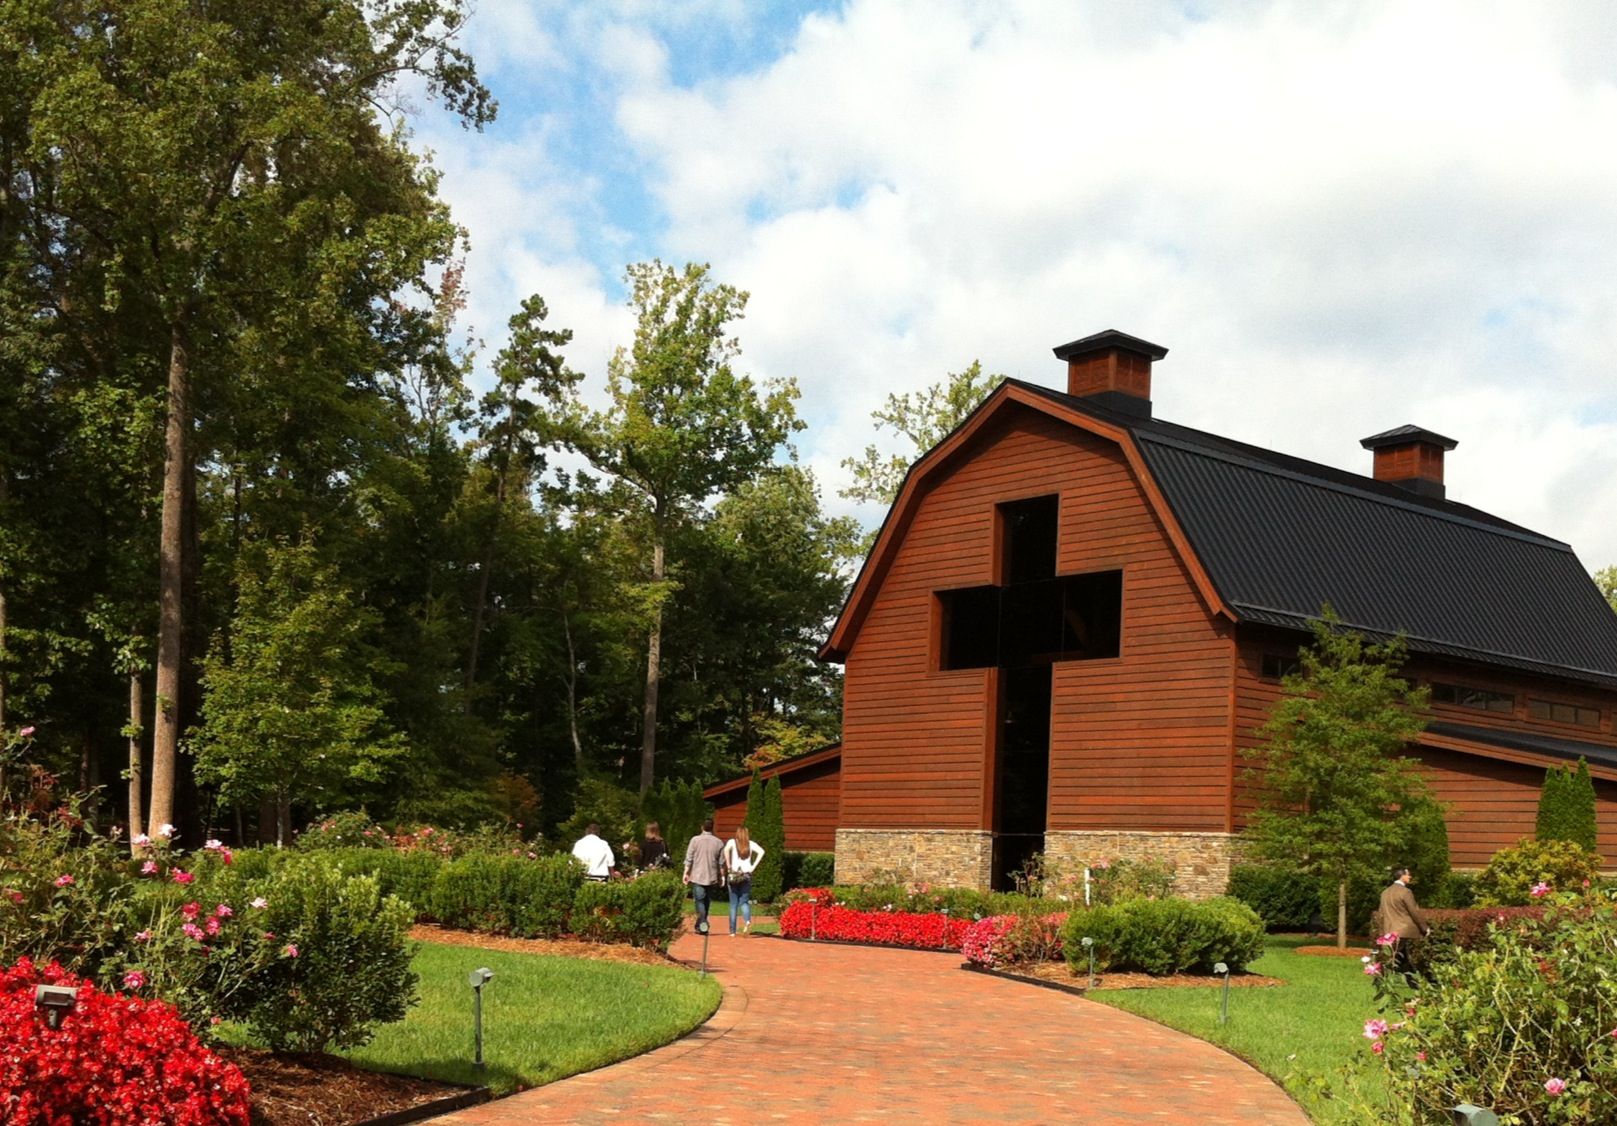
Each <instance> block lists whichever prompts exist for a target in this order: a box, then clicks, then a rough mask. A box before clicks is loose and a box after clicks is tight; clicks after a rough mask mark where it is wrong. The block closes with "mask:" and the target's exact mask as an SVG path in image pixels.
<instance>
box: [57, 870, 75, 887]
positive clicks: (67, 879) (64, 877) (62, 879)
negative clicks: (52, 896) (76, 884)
mask: <svg viewBox="0 0 1617 1126" xmlns="http://www.w3.org/2000/svg"><path fill="white" fill-rule="evenodd" d="M54 882H55V884H56V886H57V887H59V888H65V887H72V886H73V877H72V876H69V875H68V874H67V873H66V872H63V873H62V874H61V875H60V876H57V877H56V879H55V881H54Z"/></svg>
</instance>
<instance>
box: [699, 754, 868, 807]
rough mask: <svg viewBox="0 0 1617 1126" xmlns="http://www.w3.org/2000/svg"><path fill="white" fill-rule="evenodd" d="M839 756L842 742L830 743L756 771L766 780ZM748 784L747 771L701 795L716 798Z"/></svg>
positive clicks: (833, 760)
mask: <svg viewBox="0 0 1617 1126" xmlns="http://www.w3.org/2000/svg"><path fill="white" fill-rule="evenodd" d="M841 757H842V744H841V743H832V744H831V745H830V746H829V747H821V748H820V749H819V750H817V751H810V752H808V753H807V754H803V755H797V756H796V757H795V758H788V759H781V760H780V761H779V762H772V763H770V764H769V765H768V766H766V767H763V768H762V769H760V770H759V771H758V776H759V777H760V778H763V779H765V780H766V781H767V780H768V779H770V778H776V777H780V776H782V775H786V774H792V773H795V772H796V771H799V770H806V769H808V768H809V767H813V766H823V765H825V764H826V763H829V762H835V761H837V760H838V759H840V758H841ZM750 785H752V774H751V773H747V774H743V775H741V776H740V777H739V778H731V779H730V780H728V781H726V782H715V783H714V784H713V785H711V786H709V787H708V788H707V789H705V790H703V791H702V796H703V797H704V798H716V797H719V796H721V795H724V794H728V793H730V792H732V791H734V790H745V789H746V788H747V787H748V786H750Z"/></svg>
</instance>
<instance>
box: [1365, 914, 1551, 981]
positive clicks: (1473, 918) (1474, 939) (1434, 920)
mask: <svg viewBox="0 0 1617 1126" xmlns="http://www.w3.org/2000/svg"><path fill="white" fill-rule="evenodd" d="M1544 912H1545V908H1543V907H1470V908H1465V909H1460V910H1449V909H1443V908H1439V909H1435V910H1431V911H1427V912H1426V921H1427V922H1428V923H1430V924H1431V928H1432V929H1431V931H1430V932H1428V933H1427V934H1426V936H1425V937H1424V938H1420V939H1417V940H1415V941H1414V942H1411V943H1410V944H1409V962H1410V966H1411V967H1412V968H1413V969H1414V970H1415V971H1416V972H1418V973H1423V974H1427V975H1430V974H1431V973H1433V972H1435V970H1436V967H1438V966H1439V965H1441V964H1443V963H1444V962H1447V961H1449V960H1451V959H1452V958H1453V957H1454V955H1455V954H1456V953H1458V952H1459V951H1461V950H1476V949H1478V948H1479V947H1482V946H1485V945H1486V944H1487V943H1488V942H1490V941H1491V940H1492V935H1493V931H1494V930H1496V929H1499V928H1512V927H1518V926H1521V925H1523V924H1531V923H1536V922H1537V921H1538V920H1540V919H1542V918H1543V917H1544ZM1375 929H1376V930H1378V931H1379V930H1380V929H1381V928H1380V926H1379V924H1378V925H1377V926H1376V928H1375ZM1406 941H1407V940H1406ZM1378 953H1379V955H1380V961H1382V962H1383V963H1387V964H1390V963H1391V960H1392V959H1391V952H1390V951H1388V950H1386V949H1385V948H1383V949H1382V950H1380V951H1378Z"/></svg>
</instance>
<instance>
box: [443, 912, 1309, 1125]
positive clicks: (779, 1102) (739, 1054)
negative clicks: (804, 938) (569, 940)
mask: <svg viewBox="0 0 1617 1126" xmlns="http://www.w3.org/2000/svg"><path fill="white" fill-rule="evenodd" d="M714 921H715V923H716V924H717V928H716V931H715V933H714V935H713V937H712V940H711V946H710V948H709V953H710V958H711V965H710V968H711V969H712V970H713V972H714V973H715V974H716V975H717V977H718V978H719V981H720V982H721V983H722V984H723V985H724V988H725V999H724V1003H723V1005H722V1006H721V1007H720V1009H719V1011H718V1012H717V1013H716V1014H715V1015H714V1017H713V1019H712V1020H710V1021H709V1022H708V1023H707V1024H706V1025H704V1026H702V1027H701V1028H700V1029H698V1030H697V1031H696V1032H694V1033H692V1034H691V1035H690V1036H687V1037H686V1038H685V1039H683V1040H680V1041H678V1042H677V1043H674V1044H670V1045H669V1046H668V1047H666V1048H660V1049H658V1050H657V1051H655V1052H648V1053H647V1054H646V1055H643V1056H639V1057H636V1058H635V1059H632V1060H626V1061H624V1062H623V1063H620V1064H615V1065H613V1066H611V1067H606V1068H602V1069H601V1070H599V1071H592V1072H589V1073H587V1074H584V1075H576V1076H574V1077H573V1078H571V1079H564V1080H561V1081H560V1082H557V1083H552V1084H550V1085H548V1086H545V1087H540V1088H537V1089H535V1090H532V1091H529V1092H527V1093H525V1094H521V1095H514V1096H512V1097H510V1098H506V1099H501V1100H499V1101H498V1102H493V1103H488V1104H485V1105H484V1106H480V1107H474V1108H472V1109H470V1110H463V1111H457V1112H456V1113H454V1114H448V1115H444V1116H443V1117H441V1118H438V1119H434V1121H435V1122H438V1123H443V1124H445V1126H450V1124H457V1126H473V1124H476V1126H514V1124H516V1123H547V1124H548V1123H564V1122H568V1123H588V1124H593V1123H608V1122H610V1123H639V1122H645V1123H691V1124H692V1126H709V1124H712V1126H726V1124H735V1126H750V1124H752V1123H758V1122H826V1123H843V1122H906V1123H907V1122H914V1123H965V1122H984V1123H986V1122H993V1123H1048V1122H1059V1121H1066V1122H1074V1123H1083V1124H1086V1126H1088V1124H1096V1126H1113V1124H1118V1123H1137V1122H1158V1121H1160V1122H1165V1123H1166V1122H1173V1123H1179V1122H1194V1123H1197V1124H1198V1126H1212V1124H1215V1123H1219V1124H1234V1123H1240V1124H1242V1126H1247V1124H1262V1126H1270V1124H1274V1126H1293V1124H1295V1126H1307V1122H1308V1119H1307V1117H1306V1116H1305V1115H1304V1114H1303V1113H1302V1111H1301V1110H1299V1109H1298V1108H1297V1106H1296V1104H1295V1103H1293V1102H1292V1101H1291V1100H1290V1099H1289V1098H1287V1097H1286V1095H1285V1094H1284V1093H1283V1092H1282V1091H1281V1090H1280V1088H1279V1087H1277V1086H1276V1085H1275V1084H1274V1083H1272V1082H1271V1081H1270V1080H1269V1079H1268V1078H1266V1077H1265V1076H1263V1075H1262V1074H1260V1073H1259V1072H1257V1071H1255V1070H1254V1069H1252V1068H1250V1067H1248V1066H1247V1065H1246V1064H1244V1063H1242V1062H1241V1061H1240V1060H1238V1059H1236V1058H1235V1057H1234V1056H1231V1055H1228V1054H1226V1053H1224V1052H1222V1051H1220V1050H1218V1049H1217V1048H1214V1047H1213V1046H1212V1045H1210V1044H1207V1043H1204V1042H1203V1041H1200V1040H1196V1039H1194V1038H1192V1037H1189V1036H1185V1035H1183V1034H1181V1033H1178V1032H1173V1031H1171V1030H1169V1029H1166V1028H1163V1027H1162V1026H1160V1025H1157V1024H1153V1023H1152V1022H1150V1021H1147V1020H1144V1019H1142V1018H1140V1017H1136V1016H1132V1015H1130V1014H1128V1013H1124V1012H1120V1011H1118V1010H1117V1009H1112V1008H1108V1007H1107V1006H1105V1005H1097V1004H1094V1003H1092V1002H1089V1001H1085V1000H1083V999H1081V998H1079V997H1074V996H1072V995H1071V994H1066V993H1059V992H1056V991H1054V990H1049V989H1039V988H1037V987H1035V986H1031V985H1023V984H1020V983H1017V982H1011V981H1004V980H1001V979H999V978H993V977H989V976H987V975H983V974H973V973H966V972H964V971H962V970H960V969H959V968H958V967H959V965H960V960H959V957H958V956H951V955H947V954H927V953H921V952H918V951H909V950H877V949H869V948H865V947H854V946H830V945H819V944H812V943H807V942H787V941H784V940H781V939H775V938H764V937H754V938H729V937H726V936H724V935H722V934H720V933H718V931H722V930H723V929H724V923H723V922H722V920H720V919H719V917H718V916H717V915H715V916H714ZM673 952H674V954H675V956H676V957H679V958H681V959H683V960H687V961H693V960H694V959H696V958H697V957H699V956H700V954H701V940H700V939H699V938H697V937H696V936H695V935H692V934H686V935H685V936H683V937H682V938H680V939H679V940H677V941H676V942H675V944H674V948H673Z"/></svg>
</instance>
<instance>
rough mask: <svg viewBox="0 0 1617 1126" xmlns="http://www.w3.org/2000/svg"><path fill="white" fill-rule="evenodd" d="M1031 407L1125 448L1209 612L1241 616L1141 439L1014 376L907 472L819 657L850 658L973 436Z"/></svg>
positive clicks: (1155, 513) (1230, 616) (1169, 538)
mask: <svg viewBox="0 0 1617 1126" xmlns="http://www.w3.org/2000/svg"><path fill="white" fill-rule="evenodd" d="M1017 408H1026V409H1028V410H1032V411H1037V412H1038V413H1040V414H1044V415H1048V416H1049V417H1051V418H1054V419H1058V420H1060V421H1062V422H1065V423H1067V424H1068V425H1070V426H1072V427H1074V428H1075V429H1078V430H1082V431H1084V432H1086V433H1088V434H1092V435H1094V436H1095V437H1098V438H1103V439H1105V440H1107V441H1111V442H1115V443H1116V444H1117V446H1118V447H1119V448H1120V449H1121V450H1122V452H1123V457H1124V459H1125V461H1126V462H1127V464H1128V466H1129V469H1130V471H1131V472H1132V473H1133V475H1134V478H1135V481H1136V482H1137V483H1138V485H1139V486H1140V490H1141V492H1142V493H1143V494H1144V495H1145V499H1146V503H1147V505H1148V506H1149V507H1150V509H1151V512H1152V515H1153V516H1154V517H1155V519H1156V521H1157V523H1158V525H1159V526H1160V527H1161V528H1162V530H1163V533H1164V534H1165V535H1166V536H1167V538H1168V541H1169V542H1170V543H1171V544H1172V546H1173V550H1174V552H1175V554H1176V555H1177V556H1178V558H1179V560H1180V562H1181V563H1182V564H1183V565H1184V567H1185V569H1186V571H1187V572H1188V573H1189V574H1190V577H1191V581H1192V582H1193V583H1194V585H1195V587H1196V590H1197V592H1198V593H1199V594H1200V595H1201V598H1202V602H1203V604H1204V605H1205V606H1206V607H1207V610H1208V612H1209V613H1212V614H1214V615H1219V616H1222V617H1225V618H1228V619H1229V620H1230V621H1235V620H1236V615H1235V612H1234V611H1233V610H1232V609H1230V607H1229V606H1228V605H1226V603H1225V601H1224V599H1223V597H1222V596H1221V595H1220V594H1219V592H1218V589H1217V587H1215V586H1214V585H1213V580H1212V578H1211V576H1209V575H1208V573H1207V569H1206V568H1205V567H1204V566H1202V563H1201V560H1200V559H1198V558H1197V556H1196V553H1195V551H1194V550H1193V549H1192V548H1191V546H1190V540H1189V538H1188V537H1186V535H1185V532H1184V529H1183V528H1182V527H1180V525H1179V521H1178V520H1177V519H1176V518H1175V517H1174V514H1173V510H1172V508H1170V507H1169V505H1168V501H1167V498H1166V497H1165V496H1164V495H1163V493H1162V489H1161V488H1160V487H1159V486H1158V484H1157V481H1156V479H1155V478H1154V477H1153V476H1152V475H1151V471H1150V469H1149V468H1147V466H1146V463H1145V459H1144V458H1143V457H1142V456H1141V454H1140V449H1139V446H1138V445H1137V444H1136V443H1135V441H1134V436H1133V435H1132V434H1130V433H1129V431H1128V429H1127V428H1126V427H1123V426H1118V425H1114V424H1112V423H1110V422H1106V421H1104V420H1102V419H1099V418H1096V417H1094V416H1093V415H1090V414H1086V413H1085V412H1084V411H1082V410H1079V409H1077V408H1075V407H1071V406H1068V405H1066V404H1063V403H1058V402H1054V401H1052V400H1051V399H1049V398H1047V397H1045V396H1043V395H1040V394H1039V393H1038V392H1037V391H1036V390H1034V389H1032V388H1030V387H1027V386H1024V385H1021V384H1018V383H1015V382H1013V381H1010V380H1006V381H1005V382H1003V383H1001V384H1000V385H999V386H998V387H997V388H995V389H994V391H993V393H992V394H990V395H989V396H988V397H987V398H986V399H984V400H983V401H982V403H980V404H979V405H978V406H977V409H976V410H974V411H972V413H971V414H969V415H968V416H966V419H965V420H964V421H963V422H961V424H960V425H959V426H957V427H955V429H954V430H952V431H950V433H949V435H948V437H946V438H944V439H943V441H941V442H939V443H938V444H937V445H935V446H933V447H932V448H931V449H930V450H928V451H927V452H926V453H925V454H924V455H923V456H922V457H921V458H920V459H919V460H917V461H916V462H915V464H913V465H912V466H910V471H909V473H908V474H907V475H905V477H904V483H903V485H902V486H901V487H900V489H899V492H898V497H897V499H895V500H894V501H893V505H892V507H891V508H890V509H888V511H887V518H886V519H885V520H884V521H883V522H882V526H881V531H880V532H879V533H878V534H877V537H876V543H875V546H873V547H872V548H871V549H870V554H869V555H868V556H866V557H865V562H864V566H862V567H861V568H860V570H859V576H858V578H857V579H856V580H855V581H854V585H853V589H852V590H851V591H850V592H849V594H848V599H847V601H846V602H845V603H844V604H843V607H842V613H841V614H840V615H838V617H837V622H836V625H835V626H834V627H832V630H831V634H830V636H829V637H828V638H827V639H826V642H825V644H824V645H822V646H821V647H820V650H819V654H818V655H819V658H820V659H821V660H822V661H837V662H841V661H845V660H847V657H848V653H849V652H850V651H851V650H852V648H853V643H854V639H855V638H856V637H857V636H858V633H859V628H860V626H862V625H863V624H864V620H865V616H866V615H867V614H868V613H869V612H870V607H871V604H872V603H873V602H874V601H875V597H876V592H877V591H878V590H880V588H881V584H882V580H883V579H885V578H886V576H887V572H888V570H889V569H890V568H891V567H892V564H893V560H894V559H895V558H897V555H898V550H899V546H900V545H901V544H902V542H903V540H904V534H905V533H906V532H907V531H908V530H909V526H910V523H911V522H912V521H913V520H914V518H915V512H916V510H917V509H918V508H919V506H920V503H921V500H922V499H923V497H924V496H925V495H926V493H927V492H929V491H930V490H931V489H932V487H933V486H934V485H935V484H936V483H937V481H938V480H939V478H940V477H942V476H943V475H944V474H945V473H946V472H947V470H948V468H949V467H950V466H951V465H952V464H953V463H954V462H955V460H956V459H957V458H958V457H960V456H961V454H962V453H963V451H965V450H966V449H967V447H969V446H970V444H971V442H972V440H973V439H975V438H976V437H978V436H979V435H980V434H982V433H983V431H984V430H985V429H987V428H988V427H989V426H991V425H992V424H993V423H994V421H995V420H997V419H998V418H999V417H1000V416H1001V415H1002V414H1004V413H1005V412H1006V411H1009V410H1013V409H1017Z"/></svg>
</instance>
